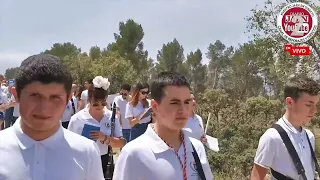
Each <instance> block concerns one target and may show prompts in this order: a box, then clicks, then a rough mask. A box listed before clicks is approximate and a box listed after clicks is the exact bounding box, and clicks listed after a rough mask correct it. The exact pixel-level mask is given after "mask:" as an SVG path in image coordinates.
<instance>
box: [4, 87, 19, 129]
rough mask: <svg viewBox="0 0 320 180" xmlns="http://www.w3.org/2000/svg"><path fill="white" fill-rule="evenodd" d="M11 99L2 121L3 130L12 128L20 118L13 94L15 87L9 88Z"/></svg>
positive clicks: (17, 104)
mask: <svg viewBox="0 0 320 180" xmlns="http://www.w3.org/2000/svg"><path fill="white" fill-rule="evenodd" d="M10 91H11V97H10V100H9V102H8V104H7V105H6V112H5V120H4V125H5V126H4V128H5V129H6V128H8V127H10V126H12V125H13V124H14V123H15V122H16V120H17V119H18V117H19V116H20V112H19V103H17V102H16V100H15V97H14V94H13V92H15V87H14V86H13V87H11V90H10Z"/></svg>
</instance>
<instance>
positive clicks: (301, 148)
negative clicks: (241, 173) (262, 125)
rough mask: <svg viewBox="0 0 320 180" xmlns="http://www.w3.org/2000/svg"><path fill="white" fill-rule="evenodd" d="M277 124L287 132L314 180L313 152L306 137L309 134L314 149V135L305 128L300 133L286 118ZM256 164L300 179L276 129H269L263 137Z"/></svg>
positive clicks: (308, 175)
mask: <svg viewBox="0 0 320 180" xmlns="http://www.w3.org/2000/svg"><path fill="white" fill-rule="evenodd" d="M277 124H279V125H280V126H281V127H282V128H283V129H284V130H285V131H286V132H287V134H288V136H289V138H290V140H291V142H292V144H293V146H294V147H295V149H296V151H297V153H298V155H299V158H300V160H301V163H302V165H303V167H304V169H305V172H306V176H307V178H308V180H314V174H315V171H314V162H313V159H312V157H311V152H310V148H309V144H308V140H307V137H306V133H307V134H308V136H309V138H310V142H311V145H312V148H313V149H314V144H315V143H314V142H315V139H314V135H313V133H312V132H311V131H310V130H308V129H304V128H303V129H302V131H301V132H299V131H298V130H296V129H295V128H294V127H293V126H292V124H291V123H290V122H289V121H288V120H287V119H286V118H285V117H283V118H281V119H279V121H278V122H277ZM254 163H255V164H257V165H260V166H262V167H264V168H272V169H273V170H275V171H277V172H278V173H281V174H282V175H284V176H288V177H291V178H293V179H300V177H299V175H298V172H297V170H296V168H295V165H294V164H293V162H292V159H291V157H290V155H289V153H288V150H287V148H286V146H285V145H284V143H283V141H282V139H281V136H280V134H279V133H278V131H277V130H276V129H274V128H270V129H268V130H267V131H266V132H265V133H264V134H263V135H262V136H261V138H260V141H259V146H258V149H257V152H256V157H255V160H254Z"/></svg>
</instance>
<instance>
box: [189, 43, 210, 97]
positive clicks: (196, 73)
mask: <svg viewBox="0 0 320 180" xmlns="http://www.w3.org/2000/svg"><path fill="white" fill-rule="evenodd" d="M185 63H186V66H187V70H188V72H189V76H190V83H191V85H192V87H193V90H194V94H195V95H198V93H200V92H202V91H203V90H204V89H205V80H206V66H205V65H203V64H202V53H201V50H200V49H197V51H195V52H192V51H191V52H190V53H189V54H188V55H187V60H186V62H185Z"/></svg>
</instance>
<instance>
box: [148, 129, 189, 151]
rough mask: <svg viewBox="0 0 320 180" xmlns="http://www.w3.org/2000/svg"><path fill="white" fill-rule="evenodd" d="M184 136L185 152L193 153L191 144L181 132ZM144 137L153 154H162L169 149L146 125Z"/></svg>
mask: <svg viewBox="0 0 320 180" xmlns="http://www.w3.org/2000/svg"><path fill="white" fill-rule="evenodd" d="M182 132H183V134H184V139H185V143H186V149H187V152H193V149H192V144H191V141H190V139H189V137H188V136H186V133H185V132H184V131H182ZM144 135H145V136H146V137H147V138H148V140H149V141H148V143H149V144H150V147H151V149H152V151H153V152H154V153H162V152H165V151H167V150H169V149H170V147H169V146H168V145H167V144H166V143H165V142H164V141H163V140H162V139H161V138H160V137H159V136H158V135H157V134H156V132H154V130H153V129H152V127H151V125H150V124H149V125H148V128H147V130H146V132H145V133H144Z"/></svg>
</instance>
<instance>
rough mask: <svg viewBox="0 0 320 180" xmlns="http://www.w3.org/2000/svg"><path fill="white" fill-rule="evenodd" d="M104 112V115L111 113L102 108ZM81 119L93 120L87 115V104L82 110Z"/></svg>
mask: <svg viewBox="0 0 320 180" xmlns="http://www.w3.org/2000/svg"><path fill="white" fill-rule="evenodd" d="M104 111H105V112H104V114H105V115H106V114H108V113H110V112H111V111H110V110H109V109H108V108H107V107H104ZM81 118H82V119H84V120H89V119H91V120H92V119H94V118H93V117H92V116H91V114H90V113H89V104H88V105H87V106H86V107H85V108H83V110H82V113H81Z"/></svg>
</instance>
